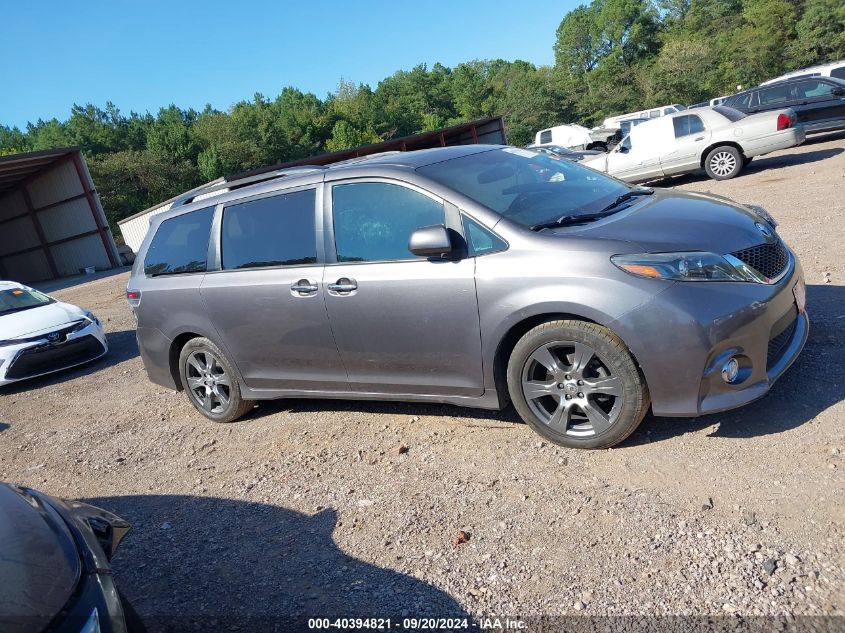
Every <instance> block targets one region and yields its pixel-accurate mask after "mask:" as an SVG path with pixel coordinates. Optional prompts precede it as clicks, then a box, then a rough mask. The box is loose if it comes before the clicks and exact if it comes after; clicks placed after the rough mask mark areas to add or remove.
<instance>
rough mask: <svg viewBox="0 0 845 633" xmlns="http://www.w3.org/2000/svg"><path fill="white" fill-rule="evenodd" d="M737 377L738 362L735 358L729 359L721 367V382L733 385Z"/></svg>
mask: <svg viewBox="0 0 845 633" xmlns="http://www.w3.org/2000/svg"><path fill="white" fill-rule="evenodd" d="M737 376H739V361H738V360H737V359H736V358H731V359H730V360H728V362H727V363H725V364H724V365H722V380H724V381H725V382H728V383H733V382H736V379H737Z"/></svg>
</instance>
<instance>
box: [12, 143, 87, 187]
mask: <svg viewBox="0 0 845 633" xmlns="http://www.w3.org/2000/svg"><path fill="white" fill-rule="evenodd" d="M78 151H79V148H78V147H62V148H59V149H48V150H44V151H41V152H28V153H26V154H12V155H11V156H0V197H2V196H3V194H4V193H6V192H7V191H11V190H12V189H14V188H15V187H17V186H18V185H19V184H20V183H21V181H23V180H26V179H27V178H29V177H30V176H33V175H35V174H37V173H38V172H40V171H42V170H43V169H44V168H45V167H47V166H48V165H50V164H51V163H55V162H56V161H59V160H62V159H63V158H65V157H67V156H70V155H72V154H73V153H74V152H78Z"/></svg>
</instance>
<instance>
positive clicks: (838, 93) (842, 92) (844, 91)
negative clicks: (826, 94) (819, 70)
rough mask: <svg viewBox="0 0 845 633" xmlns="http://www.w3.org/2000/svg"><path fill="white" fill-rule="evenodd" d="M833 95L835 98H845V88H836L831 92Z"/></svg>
mask: <svg viewBox="0 0 845 633" xmlns="http://www.w3.org/2000/svg"><path fill="white" fill-rule="evenodd" d="M831 94H832V95H833V96H834V97H842V96H845V88H834V89H833V90H832V91H831Z"/></svg>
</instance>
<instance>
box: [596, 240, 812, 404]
mask: <svg viewBox="0 0 845 633" xmlns="http://www.w3.org/2000/svg"><path fill="white" fill-rule="evenodd" d="M799 283H800V284H803V283H804V278H803V272H802V270H801V265H800V263H799V262H798V259H797V258H796V257H794V255H793V257H792V259H791V262H790V270H789V272H788V274H786V275H785V276H784V277H783V279H781V280H780V281H779V282H778V283H777V284H772V285H765V284H756V283H748V282H726V283H719V282H712V283H710V282H697V283H691V282H678V283H676V284H675V285H673V286H672V287H670V288H668V289H667V290H666V291H664V292H662V293H660V294H658V295H656V296H655V297H654V299H652V300H651V301H650V302H648V303H646V304H645V305H643V306H641V307H639V308H637V309H636V310H634V311H632V312H630V313H628V314H626V315H624V316H623V317H622V318H620V319H619V320H618V321H617V322H616V323H614V324H612V325H611V328H612V329H614V331H616V332H617V333H618V334H619V336H621V337H622V339H623V340H625V342H626V343H627V344H628V346H629V347H630V349H631V351H632V352H633V353H634V356H635V357H636V359H637V361H638V362H639V364H640V367H641V368H642V371H643V374H644V375H645V379H646V383H647V384H648V388H649V392H650V394H651V400H652V411H653V412H654V414H655V415H658V416H683V417H687V416H697V415H703V414H707V413H716V412H719V411H725V410H728V409H734V408H736V407H740V406H743V405H745V404H748V403H749V402H752V401H753V400H756V399H757V398H760V397H761V396H763V395H765V394H766V393H767V392H768V391H769V389H770V388H771V386H772V385H773V384H774V382H775V381H776V380H777V379H778V378H780V376H781V375H783V373H784V372H785V371H786V370H787V369H788V368H789V366H790V365H791V364H792V363H793V362H794V361H795V359H796V358H797V357H798V355H799V354H800V352H801V350H802V349H803V347H804V344H805V342H806V341H807V336H808V333H809V319H808V317H807V314H806V312H804V311H803V310H799V309H798V306H797V305H796V298H795V293H794V292H793V289H794V288H795V286H796V285H797V284H799ZM732 356H739V357H740V358H742V359H745V362H747V366H746V367H744V371H743V376H742V380H741V381H739V382H738V383H736V384H729V383H727V382H725V380H723V379H722V376H721V368H722V366H723V364H724V363H725V362H726V361H727V360H728V359H729V358H730V357H732Z"/></svg>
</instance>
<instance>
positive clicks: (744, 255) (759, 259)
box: [731, 240, 789, 279]
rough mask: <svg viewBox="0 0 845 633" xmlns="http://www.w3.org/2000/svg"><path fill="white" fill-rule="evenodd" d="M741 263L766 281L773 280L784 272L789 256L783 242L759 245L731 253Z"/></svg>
mask: <svg viewBox="0 0 845 633" xmlns="http://www.w3.org/2000/svg"><path fill="white" fill-rule="evenodd" d="M731 255H733V256H734V257H736V258H737V259H738V260H740V261H741V262H743V263H745V264H747V265H748V266H751V268H753V269H754V270H756V271H757V272H759V273H760V274H761V275H763V276H764V277H766V279H774V278H775V277H777V276H778V275H780V274H781V273H782V272H783V271H784V270H786V267H787V265H788V264H789V255H788V254H787V251H786V247H785V246H784V245H783V242H781V241H780V240H778V241H777V242H773V243H769V244H759V245H757V246H752V247H751V248H744V249H743V250H741V251H737V252H735V253H731Z"/></svg>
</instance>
